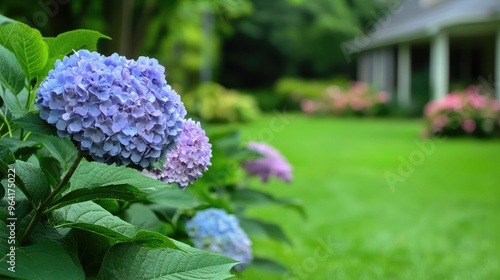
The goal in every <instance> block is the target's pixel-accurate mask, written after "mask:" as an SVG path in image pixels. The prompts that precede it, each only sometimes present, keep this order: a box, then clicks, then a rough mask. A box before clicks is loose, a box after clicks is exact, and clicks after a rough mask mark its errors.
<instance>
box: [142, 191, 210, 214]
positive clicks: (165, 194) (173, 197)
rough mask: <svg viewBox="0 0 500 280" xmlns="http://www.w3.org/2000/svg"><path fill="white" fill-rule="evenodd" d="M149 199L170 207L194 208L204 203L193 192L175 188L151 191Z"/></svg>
mask: <svg viewBox="0 0 500 280" xmlns="http://www.w3.org/2000/svg"><path fill="white" fill-rule="evenodd" d="M148 200H149V201H151V202H153V203H156V204H159V205H163V206H165V207H170V208H178V209H193V208H196V207H198V206H200V205H201V204H202V203H201V202H200V200H198V199H197V198H196V197H195V196H194V195H193V194H191V193H189V192H186V191H183V190H179V189H178V188H177V187H174V188H161V189H157V190H156V191H153V192H149V194H148Z"/></svg>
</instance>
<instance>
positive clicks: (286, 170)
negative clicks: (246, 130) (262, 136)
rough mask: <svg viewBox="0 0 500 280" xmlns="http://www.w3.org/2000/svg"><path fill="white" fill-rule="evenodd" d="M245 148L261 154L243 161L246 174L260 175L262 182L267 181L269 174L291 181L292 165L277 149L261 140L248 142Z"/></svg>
mask: <svg viewBox="0 0 500 280" xmlns="http://www.w3.org/2000/svg"><path fill="white" fill-rule="evenodd" d="M247 148H248V149H249V150H252V151H255V152H257V153H259V154H261V155H262V156H263V157H261V158H256V159H253V160H248V161H244V162H243V167H244V168H245V170H246V172H247V174H248V175H250V176H253V175H257V176H260V179H261V181H262V182H263V183H267V182H268V180H269V177H270V176H271V175H274V176H275V177H276V178H277V179H279V180H282V181H285V182H287V183H289V182H291V181H292V166H291V165H290V163H288V161H287V160H286V158H285V157H283V156H282V155H281V153H280V152H279V151H277V150H276V149H274V148H273V147H271V146H270V145H268V144H266V143H261V142H250V143H248V145H247Z"/></svg>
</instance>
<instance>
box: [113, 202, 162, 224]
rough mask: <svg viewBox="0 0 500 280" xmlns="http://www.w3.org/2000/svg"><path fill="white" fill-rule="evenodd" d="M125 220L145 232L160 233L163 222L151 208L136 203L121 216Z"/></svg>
mask: <svg viewBox="0 0 500 280" xmlns="http://www.w3.org/2000/svg"><path fill="white" fill-rule="evenodd" d="M121 217H122V218H123V220H125V221H127V222H129V223H131V224H133V225H134V226H138V227H140V228H142V229H145V230H152V231H159V230H160V229H161V227H162V224H161V221H160V220H159V219H158V217H156V215H155V213H154V212H153V210H151V209H150V208H149V207H147V206H145V205H143V204H139V203H134V204H132V205H131V206H130V207H129V208H128V209H127V210H126V211H125V213H123V214H122V215H121Z"/></svg>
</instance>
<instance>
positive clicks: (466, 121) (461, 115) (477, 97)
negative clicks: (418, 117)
mask: <svg viewBox="0 0 500 280" xmlns="http://www.w3.org/2000/svg"><path fill="white" fill-rule="evenodd" d="M424 115H425V118H426V127H425V130H424V132H425V134H426V135H428V136H432V135H446V136H461V135H474V136H477V137H492V136H495V135H496V136H498V135H499V131H500V102H499V101H498V100H495V99H494V98H492V97H489V96H487V95H483V94H480V93H479V90H478V88H477V87H476V86H470V87H469V88H467V89H466V90H464V91H455V92H451V93H450V94H448V95H446V96H445V97H444V98H442V99H438V100H432V101H430V102H429V103H427V105H426V106H425V109H424Z"/></svg>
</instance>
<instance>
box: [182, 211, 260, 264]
mask: <svg viewBox="0 0 500 280" xmlns="http://www.w3.org/2000/svg"><path fill="white" fill-rule="evenodd" d="M186 230H187V233H188V235H189V237H190V238H191V240H192V241H193V244H194V246H195V247H196V248H199V249H203V250H208V251H211V252H214V253H218V254H222V255H225V256H228V257H230V258H233V259H235V260H237V261H241V262H242V263H241V264H237V265H236V266H235V267H234V269H235V270H238V271H241V270H243V269H245V268H246V266H247V265H248V264H249V263H250V262H252V259H253V255H252V243H251V241H250V239H249V238H248V236H247V234H246V233H245V232H244V231H243V230H242V229H241V227H240V225H239V222H238V219H237V218H236V217H235V216H234V215H229V214H228V213H226V211H224V210H221V209H215V208H210V209H207V210H203V211H198V212H196V215H194V217H193V218H192V219H191V220H189V221H188V222H187V223H186Z"/></svg>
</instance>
